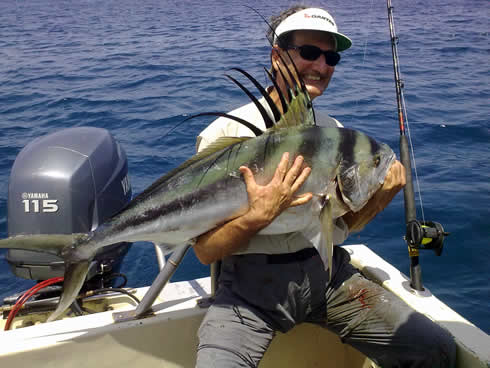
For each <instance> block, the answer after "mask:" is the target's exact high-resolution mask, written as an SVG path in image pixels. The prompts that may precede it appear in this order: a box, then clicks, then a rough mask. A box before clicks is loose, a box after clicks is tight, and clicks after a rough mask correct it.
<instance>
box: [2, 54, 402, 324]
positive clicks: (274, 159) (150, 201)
mask: <svg viewBox="0 0 490 368" xmlns="http://www.w3.org/2000/svg"><path fill="white" fill-rule="evenodd" d="M283 63H284V65H286V63H285V62H284V61H283ZM284 70H285V72H284V73H288V74H286V75H285V77H288V76H289V77H288V79H289V81H290V85H289V91H288V95H289V96H283V95H282V94H281V96H280V97H281V100H282V104H283V105H282V111H283V112H282V113H280V112H279V110H278V109H276V107H275V106H272V105H271V109H272V110H273V112H274V117H275V121H277V123H274V122H273V121H271V120H272V119H271V118H269V117H268V116H265V115H264V118H265V119H266V124H267V125H268V126H270V128H269V129H267V130H266V131H265V132H260V131H257V129H256V128H255V132H256V134H257V135H258V136H257V137H254V138H250V137H242V138H231V137H225V138H221V139H219V140H218V141H216V142H215V143H214V144H213V145H211V146H210V147H209V148H207V149H206V150H205V151H203V152H201V153H199V154H197V155H196V156H194V157H192V158H191V159H190V160H188V161H187V162H185V163H183V164H182V165H181V166H179V167H178V168H176V169H174V170H172V171H171V172H169V173H168V174H166V175H164V176H163V177H161V178H160V179H158V180H157V181H156V182H155V183H154V184H152V185H151V186H150V187H149V188H148V189H146V190H145V191H144V192H143V193H141V194H140V195H139V196H137V197H136V198H134V199H133V200H132V201H131V202H130V203H129V205H128V206H127V207H126V208H125V209H124V210H123V211H121V212H120V213H119V214H117V215H115V216H114V217H112V218H111V219H110V220H108V221H106V222H105V223H104V224H102V225H101V226H99V227H98V228H97V229H96V230H95V231H93V232H91V233H89V234H73V235H59V234H58V235H18V236H15V237H11V238H8V239H3V240H0V247H1V248H21V249H31V250H32V249H33V250H42V251H48V252H52V253H55V254H57V255H59V256H61V257H62V258H63V259H64V261H65V277H64V286H63V294H62V297H61V299H60V302H59V304H58V306H57V308H56V310H55V311H54V312H53V314H51V316H50V317H49V319H48V320H55V319H57V318H58V317H60V316H61V315H62V314H63V312H64V311H65V310H66V309H67V308H68V307H69V306H70V305H71V303H72V302H73V301H74V299H75V298H76V296H77V295H78V292H79V290H80V288H81V287H82V284H83V282H84V280H85V277H86V275H87V271H88V266H89V264H90V261H91V260H92V258H93V257H94V255H95V253H96V252H97V251H98V250H99V249H100V248H102V247H105V246H107V245H110V244H114V243H118V242H135V241H148V242H152V243H154V244H157V245H160V246H161V245H164V246H165V247H166V249H168V251H172V250H173V249H175V247H177V246H180V245H183V244H187V243H189V242H191V241H192V240H193V239H194V238H196V237H197V236H199V235H201V234H203V233H205V232H207V231H209V230H211V229H213V228H214V227H216V226H219V225H220V224H223V223H224V222H226V221H229V220H231V219H233V218H235V217H237V216H240V215H242V214H244V213H245V212H246V211H247V209H248V198H247V192H246V187H245V183H244V181H243V178H242V177H241V174H240V171H239V170H238V168H239V167H240V166H242V165H245V166H248V167H249V168H251V169H252V170H253V171H254V173H255V178H256V181H257V182H258V183H261V184H265V183H268V182H269V181H270V180H271V178H272V176H273V174H274V171H275V169H276V167H277V165H278V163H279V161H280V159H281V156H282V154H283V153H284V152H289V153H290V160H291V162H292V160H294V158H295V157H296V156H298V155H302V156H303V157H304V159H305V164H306V165H308V166H310V167H311V169H312V171H311V174H310V176H309V177H308V179H307V180H306V182H305V183H304V184H303V186H302V188H301V189H300V191H299V193H298V194H300V193H305V192H312V193H313V194H314V196H313V199H312V200H311V201H310V202H309V203H308V204H306V205H303V206H298V207H294V208H290V209H288V210H286V211H284V212H283V213H282V214H281V215H280V216H279V217H278V218H277V219H276V220H275V221H274V222H273V223H271V224H270V225H269V226H268V227H267V228H265V229H263V230H262V231H261V233H262V234H280V233H286V232H292V231H304V230H305V229H306V228H308V227H309V226H310V224H311V223H312V222H315V221H317V222H319V223H321V225H322V226H321V227H322V229H323V230H322V232H323V235H324V238H325V239H326V243H327V244H326V246H322V247H321V249H319V251H320V254H321V255H323V256H322V258H323V259H324V261H326V260H328V261H326V264H327V265H328V266H330V272H331V269H332V268H331V256H332V250H333V242H332V227H333V226H332V224H333V221H335V219H336V218H337V217H339V216H342V215H343V214H344V213H346V212H347V211H354V212H356V211H359V210H360V209H361V208H362V207H363V206H364V205H365V204H366V203H367V201H368V200H369V198H370V197H371V196H372V195H373V194H374V193H375V192H376V191H377V190H378V188H379V187H380V186H381V184H382V183H383V180H384V177H385V176H386V173H387V170H388V168H389V167H390V165H391V163H392V162H393V160H394V157H395V155H394V153H393V151H392V150H391V149H390V148H389V147H388V146H387V145H385V144H380V143H378V142H376V141H375V140H373V139H372V138H369V137H368V136H366V135H364V134H362V133H360V132H358V131H354V130H350V129H343V128H322V127H319V126H316V125H315V121H314V114H313V110H312V105H311V101H310V98H309V96H308V93H307V92H306V89H305V88H304V85H303V84H302V83H296V82H294V80H296V79H295V78H294V69H293V70H290V68H285V69H284ZM241 72H242V73H243V74H244V75H245V76H246V77H247V78H249V79H250V80H252V82H253V83H254V84H256V86H258V83H257V82H256V81H255V80H253V78H251V77H250V76H249V75H248V74H247V73H245V72H243V71H241ZM281 73H283V71H281ZM283 76H284V74H283ZM232 79H233V78H232ZM233 80H234V79H233ZM234 81H235V83H237V84H238V85H239V86H240V87H241V88H242V89H244V90H245V88H244V87H243V86H242V85H241V84H240V83H239V82H237V81H236V80H234ZM272 82H273V83H274V84H275V82H276V81H275V79H274V77H272ZM258 87H259V86H258ZM259 90H260V91H261V93H262V94H263V95H264V96H265V95H267V93H266V92H265V91H264V90H263V89H261V88H260V87H259ZM247 94H249V92H248V91H247ZM249 95H250V94H249ZM252 98H253V97H252ZM253 99H254V100H255V98H253ZM255 102H256V101H255ZM269 103H270V104H273V103H272V102H270V101H269ZM256 104H258V102H256ZM240 122H241V123H243V124H246V125H248V126H249V125H250V124H248V123H247V122H244V121H240ZM46 244H49V245H48V247H49V248H47V246H46ZM325 253H326V255H325Z"/></svg>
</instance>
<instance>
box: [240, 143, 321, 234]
mask: <svg viewBox="0 0 490 368" xmlns="http://www.w3.org/2000/svg"><path fill="white" fill-rule="evenodd" d="M288 162H289V153H287V152H286V153H284V154H283V155H282V158H281V161H280V162H279V165H278V166H277V169H276V172H275V173H274V177H273V178H272V180H271V181H270V182H269V184H267V185H263V186H261V185H258V184H257V183H256V181H255V178H254V176H253V173H252V171H251V170H250V169H249V168H248V167H245V166H241V167H240V172H241V173H242V175H243V179H244V180H245V184H246V185H247V193H248V203H249V210H248V212H247V213H246V214H245V215H244V216H246V219H247V220H248V221H251V222H252V224H253V227H254V228H255V227H259V228H263V227H265V226H267V225H269V224H270V223H271V222H272V221H273V220H274V219H275V218H276V217H277V216H279V215H280V214H281V212H282V211H284V210H285V209H286V208H288V207H294V206H299V205H302V204H305V203H307V202H308V201H309V200H311V198H312V197H313V195H312V194H311V193H304V194H302V195H300V196H295V195H294V193H296V191H297V190H298V189H299V188H300V187H301V185H303V183H304V182H305V181H306V179H307V178H308V175H310V172H311V169H310V168H309V167H305V168H302V166H303V162H304V159H303V157H302V156H298V157H296V159H295V160H294V163H293V166H291V168H290V169H289V170H288Z"/></svg>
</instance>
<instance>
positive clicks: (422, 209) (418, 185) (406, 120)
mask: <svg viewBox="0 0 490 368" xmlns="http://www.w3.org/2000/svg"><path fill="white" fill-rule="evenodd" d="M400 74H401V72H400ZM401 98H402V106H403V114H404V115H405V124H406V126H407V133H408V142H409V144H410V155H411V158H412V164H413V171H414V173H415V183H416V185H417V192H418V197H419V198H418V199H419V202H420V212H421V215H422V221H423V222H425V214H424V205H423V202H422V191H421V190H420V181H419V175H418V172H417V163H416V161H415V152H414V149H413V144H412V134H411V132H410V123H409V121H408V115H407V107H406V104H405V95H404V94H403V89H402V90H401Z"/></svg>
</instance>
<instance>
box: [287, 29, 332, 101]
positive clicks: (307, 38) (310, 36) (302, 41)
mask: <svg viewBox="0 0 490 368" xmlns="http://www.w3.org/2000/svg"><path fill="white" fill-rule="evenodd" d="M304 45H312V46H316V47H319V48H320V49H322V50H323V51H328V50H331V51H335V44H334V41H333V39H331V38H330V37H325V33H324V32H319V31H295V32H294V34H293V37H292V45H290V46H295V47H298V46H304ZM288 52H289V54H290V55H291V57H292V59H293V61H294V63H295V64H296V68H297V69H298V72H299V75H300V77H301V78H302V79H303V82H304V83H305V85H306V89H307V90H308V93H309V94H310V97H311V99H314V98H316V97H318V96H320V95H321V94H322V93H323V91H324V90H325V89H326V88H327V86H328V83H329V82H330V78H332V75H333V72H334V71H335V67H333V66H330V65H327V63H325V55H323V54H322V55H320V57H318V58H317V59H316V60H313V61H310V60H305V59H303V58H302V57H301V56H300V54H299V50H294V49H291V50H288ZM285 60H287V57H286V58H285Z"/></svg>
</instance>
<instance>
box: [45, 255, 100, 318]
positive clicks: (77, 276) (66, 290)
mask: <svg viewBox="0 0 490 368" xmlns="http://www.w3.org/2000/svg"><path fill="white" fill-rule="evenodd" d="M89 265H90V262H89V261H82V262H77V263H69V262H66V263H65V279H64V281H63V294H62V295H61V299H60V301H59V303H58V305H57V307H56V310H55V311H54V312H53V313H52V314H51V315H50V316H49V318H48V321H47V322H51V321H54V320H56V319H58V318H59V317H60V316H61V315H62V314H63V313H64V312H65V310H66V309H67V308H68V307H69V306H70V305H71V304H72V303H73V301H74V300H75V298H76V297H77V296H78V293H79V292H80V289H81V288H82V285H83V283H84V282H85V277H86V276H87V273H88V270H89Z"/></svg>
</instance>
